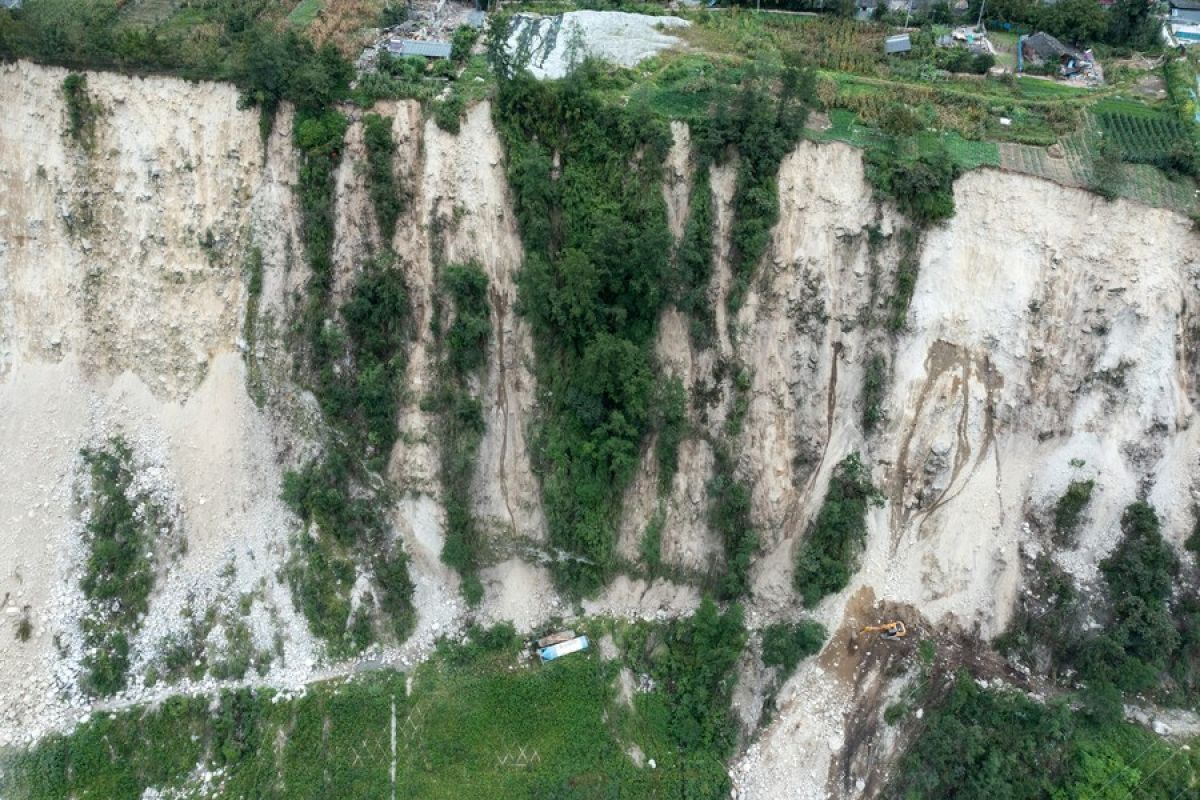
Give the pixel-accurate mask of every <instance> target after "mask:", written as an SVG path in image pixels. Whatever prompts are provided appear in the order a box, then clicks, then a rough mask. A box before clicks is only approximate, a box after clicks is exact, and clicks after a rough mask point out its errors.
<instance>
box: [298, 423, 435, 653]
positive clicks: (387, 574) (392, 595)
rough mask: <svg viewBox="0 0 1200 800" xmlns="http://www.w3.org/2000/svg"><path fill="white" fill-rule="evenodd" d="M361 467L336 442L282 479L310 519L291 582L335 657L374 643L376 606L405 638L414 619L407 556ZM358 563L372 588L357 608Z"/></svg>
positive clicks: (395, 632)
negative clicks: (366, 488) (359, 487)
mask: <svg viewBox="0 0 1200 800" xmlns="http://www.w3.org/2000/svg"><path fill="white" fill-rule="evenodd" d="M358 469H359V468H358V467H357V466H356V465H355V464H354V463H353V462H352V458H351V456H350V455H349V454H348V453H347V452H346V451H345V449H343V448H338V447H335V448H333V449H331V450H330V451H329V452H328V453H326V455H325V457H324V458H323V459H317V460H314V461H312V462H310V463H309V464H307V465H306V466H305V467H303V468H302V469H300V470H299V471H290V472H288V473H287V474H286V475H284V481H283V500H284V502H285V503H287V505H288V507H289V508H291V509H292V511H293V512H294V513H295V514H296V516H298V517H300V519H301V520H302V521H303V522H304V523H305V531H304V532H303V533H302V534H301V536H300V537H299V540H298V543H297V544H298V550H297V553H296V554H295V556H294V557H293V561H292V563H290V564H289V566H288V568H287V571H286V574H287V578H288V582H289V585H290V586H291V589H292V594H293V596H294V597H295V598H296V601H297V605H298V606H299V607H300V610H301V612H302V613H303V614H304V617H305V619H306V620H307V621H308V624H309V627H310V628H311V629H312V631H313V633H314V634H316V635H317V636H318V637H320V638H322V639H324V640H325V641H326V643H327V644H328V646H329V648H330V651H331V652H332V653H334V654H335V655H351V654H354V653H358V652H361V651H362V650H363V649H364V648H365V647H366V646H367V645H368V644H370V642H371V641H372V639H373V629H372V620H371V612H372V610H373V609H374V607H375V606H376V605H377V606H378V608H379V610H380V611H381V612H383V613H384V614H385V615H386V617H387V620H388V622H389V623H390V630H391V633H392V634H393V635H394V636H395V637H396V638H397V639H398V640H401V641H402V640H403V639H404V637H406V636H407V635H408V633H409V631H410V630H411V628H412V625H413V623H414V622H415V617H414V612H413V609H412V604H411V598H412V591H413V585H412V580H411V579H410V578H409V575H408V566H407V565H408V561H407V556H406V555H405V554H404V550H403V548H402V547H401V546H400V543H399V542H392V541H389V537H388V525H387V520H386V518H385V517H384V515H383V512H382V511H381V510H380V504H381V503H380V498H379V497H377V496H375V495H374V494H373V493H369V492H362V491H356V489H355V486H354V483H355V480H356V476H357V475H358ZM359 563H365V564H368V565H369V567H370V572H371V573H372V577H373V581H372V588H373V592H371V593H369V594H368V595H367V596H365V597H363V598H360V601H359V605H358V607H357V608H352V603H351V592H352V589H353V587H354V583H355V580H356V579H357V576H358V566H357V565H358V564H359Z"/></svg>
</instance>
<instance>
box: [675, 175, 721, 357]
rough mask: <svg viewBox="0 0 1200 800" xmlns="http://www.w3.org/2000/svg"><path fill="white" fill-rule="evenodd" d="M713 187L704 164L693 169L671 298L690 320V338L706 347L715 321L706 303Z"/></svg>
mask: <svg viewBox="0 0 1200 800" xmlns="http://www.w3.org/2000/svg"><path fill="white" fill-rule="evenodd" d="M712 259H713V213H712V186H711V184H710V182H709V171H708V168H707V166H706V165H704V164H700V165H698V166H697V168H696V178H695V183H694V184H693V185H692V195H691V199H690V201H689V206H688V217H687V221H686V222H685V223H684V228H683V237H682V238H681V239H680V242H679V246H678V247H677V248H676V250H675V259H674V279H673V281H672V299H673V300H674V302H675V307H676V308H678V309H679V310H680V311H682V312H683V313H685V314H687V315H688V316H689V317H690V318H691V320H692V331H691V335H692V339H693V341H694V342H695V343H696V344H697V345H698V346H708V345H710V344H711V343H712V341H713V338H714V336H715V335H716V318H715V316H714V314H713V309H712V308H711V306H710V304H709V301H708V286H709V282H710V281H711V279H712V269H713V261H712Z"/></svg>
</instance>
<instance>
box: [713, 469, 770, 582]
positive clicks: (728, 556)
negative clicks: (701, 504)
mask: <svg viewBox="0 0 1200 800" xmlns="http://www.w3.org/2000/svg"><path fill="white" fill-rule="evenodd" d="M714 455H715V463H714V465H713V477H712V480H710V481H709V483H708V524H709V526H710V527H711V528H712V529H713V530H714V531H716V532H717V534H718V535H719V536H720V537H721V545H722V548H723V550H724V555H725V569H724V573H723V575H722V577H721V580H720V582H719V584H718V593H719V594H720V596H721V597H722V598H725V599H736V598H738V597H741V596H742V595H744V594H745V593H746V592H747V591H749V589H750V560H751V559H752V558H753V556H754V553H755V551H756V550H757V549H758V533H757V531H755V529H754V524H753V522H751V520H750V487H749V486H748V485H747V484H746V483H745V481H741V480H739V479H738V478H737V476H736V475H735V474H734V468H735V466H736V465H735V463H734V461H733V457H732V456H731V455H730V454H729V451H728V449H727V448H726V447H724V446H723V445H718V446H717V447H716V450H715V454H714Z"/></svg>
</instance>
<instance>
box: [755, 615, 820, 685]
mask: <svg viewBox="0 0 1200 800" xmlns="http://www.w3.org/2000/svg"><path fill="white" fill-rule="evenodd" d="M828 636H829V634H828V633H827V632H826V631H825V626H824V625H822V624H821V623H819V622H816V621H815V620H811V619H806V620H801V621H800V622H776V623H773V624H771V625H768V626H767V627H766V628H763V634H762V659H763V663H764V664H766V665H767V666H768V667H778V668H779V672H780V679H781V681H782V680H787V678H788V676H790V675H791V674H792V672H794V671H795V669H796V666H797V665H798V664H799V663H800V662H801V661H802V660H804V659H805V658H808V657H809V656H813V655H816V654H817V653H819V652H821V648H822V647H823V646H824V645H825V639H826V638H828Z"/></svg>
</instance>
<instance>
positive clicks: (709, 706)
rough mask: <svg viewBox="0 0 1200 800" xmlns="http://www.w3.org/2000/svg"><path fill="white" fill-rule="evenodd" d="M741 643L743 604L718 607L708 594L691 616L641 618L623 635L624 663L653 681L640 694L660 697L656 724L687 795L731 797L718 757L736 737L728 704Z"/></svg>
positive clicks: (722, 758) (728, 752) (731, 746)
mask: <svg viewBox="0 0 1200 800" xmlns="http://www.w3.org/2000/svg"><path fill="white" fill-rule="evenodd" d="M745 643H746V630H745V627H744V625H743V612H742V607H741V606H740V605H738V604H736V603H734V604H733V605H731V606H729V608H728V609H727V610H726V611H725V612H724V613H722V612H721V610H720V609H719V608H718V607H717V605H716V604H715V603H714V602H713V601H712V600H711V599H709V598H705V599H704V600H703V602H701V604H700V607H699V608H698V609H697V610H696V612H695V614H693V615H692V616H691V617H688V618H681V619H676V620H673V621H671V622H669V623H667V624H666V625H651V624H648V623H643V624H642V625H639V626H637V627H636V628H634V629H633V630H632V631H631V632H629V633H628V634H627V635H626V637H625V642H624V646H625V648H626V653H625V655H626V657H627V658H628V659H629V666H630V667H631V668H632V669H634V670H635V671H638V672H645V673H649V674H650V676H651V677H652V678H653V679H654V684H655V689H654V691H653V692H652V693H650V694H649V695H646V696H644V697H645V700H646V701H652V702H654V703H655V704H657V703H658V702H661V703H662V708H661V711H659V712H657V713H658V714H661V715H662V719H661V721H660V722H659V723H658V724H661V725H662V726H663V728H664V729H665V730H666V731H667V732H668V736H669V738H670V745H671V749H672V750H674V751H675V754H674V757H675V759H677V765H678V766H677V768H678V769H681V770H682V772H683V774H684V776H685V782H686V784H687V786H688V791H687V792H686V793H685V796H687V797H696V798H711V799H712V800H717V798H722V797H728V796H729V778H728V776H727V775H726V772H725V767H724V762H725V761H726V759H728V758H729V757H730V756H731V755H732V754H733V750H734V747H735V745H736V741H737V725H736V723H735V721H734V719H733V715H732V714H731V712H730V702H731V699H732V695H733V687H734V684H735V683H736V681H737V669H736V667H737V662H738V659H739V657H740V656H741V652H742V648H743V647H744V646H745ZM646 705H650V702H647V703H646Z"/></svg>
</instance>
